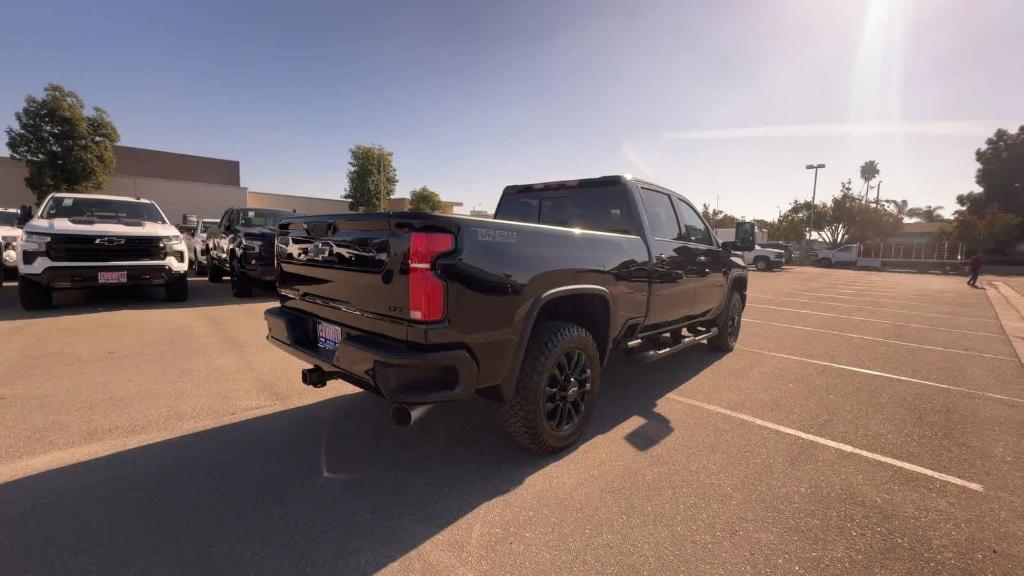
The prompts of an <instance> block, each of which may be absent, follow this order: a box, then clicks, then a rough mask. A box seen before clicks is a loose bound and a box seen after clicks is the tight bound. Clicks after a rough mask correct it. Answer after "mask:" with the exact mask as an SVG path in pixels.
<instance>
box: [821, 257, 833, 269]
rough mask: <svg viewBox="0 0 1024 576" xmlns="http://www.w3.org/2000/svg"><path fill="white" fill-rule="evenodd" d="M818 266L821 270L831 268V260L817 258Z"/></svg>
mask: <svg viewBox="0 0 1024 576" xmlns="http://www.w3.org/2000/svg"><path fill="white" fill-rule="evenodd" d="M818 266H821V267H822V268H831V267H832V259H831V258H818Z"/></svg>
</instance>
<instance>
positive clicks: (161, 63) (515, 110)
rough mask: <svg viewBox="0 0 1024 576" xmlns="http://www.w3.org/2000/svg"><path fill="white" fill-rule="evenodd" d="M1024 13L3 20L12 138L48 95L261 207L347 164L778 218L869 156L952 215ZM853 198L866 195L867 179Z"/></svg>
mask: <svg viewBox="0 0 1024 576" xmlns="http://www.w3.org/2000/svg"><path fill="white" fill-rule="evenodd" d="M1021 22H1024V2H1020V1H1019V0H1005V1H995V0H992V1H982V2H978V1H974V2H969V1H939V0H917V1H907V2H898V1H885V0H867V1H853V0H850V1H844V2H839V1H835V2H832V1H819V0H808V1H789V2H751V1H749V0H741V1H736V2H730V1H721V2H720V1H716V2H712V1H707V2H692V3H691V2H684V1H680V0H666V1H659V2H642V1H636V0H634V1H629V2H626V1H622V2H600V1H583V2H550V1H540V2H534V1H515V2H478V1H461V2H447V3H445V2H425V1H424V2H409V3H400V2H386V1H377V2H323V3H307V2H289V3H285V2H237V3H234V4H229V3H225V2H196V3H192V2H179V1H175V2H166V1H165V2H144V1H131V2H102V3H90V2H80V1H75V2H11V1H6V2H4V3H3V5H2V6H0V30H2V33H0V78H2V79H3V80H2V82H0V126H6V125H8V124H10V123H12V122H13V114H14V111H15V110H16V109H18V108H19V107H20V106H21V103H22V99H23V98H24V96H25V94H27V93H30V92H31V93H40V92H41V90H42V87H43V86H44V85H45V84H46V83H47V82H59V83H62V84H64V85H65V86H67V87H69V88H71V89H73V90H75V91H77V92H78V93H79V94H81V95H82V97H83V98H85V100H86V102H87V103H88V104H90V105H99V106H102V107H104V108H106V109H107V111H108V112H109V113H110V114H111V116H112V117H113V119H114V121H115V122H116V124H117V126H118V128H119V130H120V132H121V136H122V143H123V144H126V145H131V146H140V147H148V148H157V149H161V150H170V151H175V152H183V153H190V154H200V155H209V156H216V157H222V158H230V159H236V160H239V161H241V165H242V185H244V186H248V187H249V188H250V189H254V190H260V191H268V192H279V193H292V194H309V195H315V196H325V197H337V196H340V195H341V194H342V193H343V191H344V186H345V169H346V161H347V157H348V153H347V150H348V148H349V147H350V146H351V145H353V144H356V143H379V144H381V145H384V146H385V147H387V148H389V149H391V150H393V151H394V152H395V159H396V164H397V167H398V173H399V179H400V182H399V189H398V194H399V195H403V196H404V195H407V194H408V191H409V190H410V189H412V188H414V187H417V186H420V185H422V184H426V185H428V186H430V187H431V188H434V189H435V190H438V191H440V192H441V193H442V195H443V196H444V197H445V198H446V199H451V200H459V201H462V202H465V203H466V206H467V208H468V207H470V206H472V205H475V204H482V205H483V207H486V208H493V206H494V204H495V202H496V200H497V197H498V195H499V193H500V191H501V188H502V186H504V185H505V184H509V183H522V182H531V181H543V180H552V179H564V178H575V177H583V176H593V175H602V174H612V173H630V174H634V175H637V176H642V177H645V178H649V179H652V180H654V181H656V182H659V183H661V184H664V185H666V186H669V187H672V188H674V189H676V190H678V191H680V192H682V193H684V194H686V195H687V196H688V197H690V198H691V200H693V201H694V202H696V203H701V202H709V203H711V204H714V203H715V199H716V196H717V197H719V199H720V200H719V201H720V205H721V207H722V208H723V209H725V210H728V211H730V212H733V213H735V214H738V215H746V216H748V217H753V216H761V217H770V216H772V215H774V214H775V212H776V206H781V207H782V208H783V209H784V208H785V206H786V204H788V203H789V201H790V200H791V199H793V198H794V197H797V196H800V197H803V196H807V195H809V193H810V187H811V175H810V173H808V172H806V171H805V170H804V169H803V166H804V164H806V163H809V162H824V163H827V164H828V168H827V169H826V171H825V172H823V173H822V178H821V180H820V182H819V192H822V193H824V194H831V193H832V192H834V191H836V190H838V183H839V180H840V179H841V178H848V177H852V178H854V179H855V182H856V178H857V174H858V171H857V170H858V166H859V165H860V163H861V162H863V161H864V160H867V159H874V160H877V161H878V162H879V163H880V165H881V169H882V177H881V179H882V180H883V182H884V184H883V187H882V195H883V196H888V197H899V198H906V199H908V200H909V201H910V202H911V204H916V205H920V204H942V205H945V206H946V207H947V212H948V211H949V210H948V209H949V208H951V207H952V205H953V198H954V196H955V195H956V194H957V193H960V192H964V191H967V190H970V189H971V188H972V187H973V186H974V184H973V174H974V168H975V163H974V159H973V151H974V149H975V148H977V147H978V146H979V145H981V144H982V143H983V142H984V139H985V137H986V135H987V134H989V133H991V132H992V131H993V130H994V129H995V128H997V127H1007V128H1009V127H1015V126H1017V125H1019V124H1024V100H1022V97H1021V95H1022V94H1024V75H1022V74H1021V66H1022V64H1021V63H1022V62H1024V33H1022V31H1021V26H1020V25H1021ZM855 188H859V186H857V185H856V184H855Z"/></svg>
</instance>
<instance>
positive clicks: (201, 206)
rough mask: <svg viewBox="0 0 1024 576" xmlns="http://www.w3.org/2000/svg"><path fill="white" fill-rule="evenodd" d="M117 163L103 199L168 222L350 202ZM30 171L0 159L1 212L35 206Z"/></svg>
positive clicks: (128, 155) (314, 209)
mask: <svg viewBox="0 0 1024 576" xmlns="http://www.w3.org/2000/svg"><path fill="white" fill-rule="evenodd" d="M114 155H115V157H116V158H117V164H116V166H115V168H114V173H113V174H111V175H110V177H109V178H107V184H106V186H105V187H104V188H103V190H102V191H101V192H102V193H103V194H114V195H117V196H132V197H135V196H141V197H143V198H147V199H149V200H153V201H154V202H156V203H157V204H158V205H159V206H160V208H162V209H163V211H164V213H165V214H167V217H168V218H169V219H170V220H171V222H172V223H174V224H178V223H181V222H182V217H183V216H184V215H185V214H195V215H197V216H199V217H200V218H219V217H220V215H221V214H223V213H224V210H226V209H228V208H229V207H232V206H251V207H254V208H278V209H281V210H289V211H292V210H293V211H295V212H299V213H302V214H328V213H334V214H339V213H347V212H349V211H350V210H349V209H348V201H347V200H342V199H340V198H339V199H331V198H316V197H312V196H293V195H289V194H274V193H270V192H256V191H252V190H249V189H248V188H246V187H244V186H242V185H241V180H240V174H239V163H238V161H237V160H222V159H220V158H207V157H204V156H192V155H189V154H176V153H173V152H163V151H160V150H148V149H145V148H132V147H129V146H115V147H114ZM27 175H28V170H27V169H26V168H25V166H24V164H22V163H21V161H19V160H14V159H12V158H4V157H0V207H5V208H17V207H19V206H24V205H27V206H35V204H36V198H35V195H34V194H32V192H31V191H30V190H29V189H28V187H26V186H25V177H26V176H27ZM456 206H462V203H461V202H444V207H443V208H442V210H441V212H443V213H446V214H451V213H453V212H454V208H455V207H456ZM388 209H389V210H393V211H406V210H408V209H409V199H408V198H392V199H391V200H390V201H389V202H388Z"/></svg>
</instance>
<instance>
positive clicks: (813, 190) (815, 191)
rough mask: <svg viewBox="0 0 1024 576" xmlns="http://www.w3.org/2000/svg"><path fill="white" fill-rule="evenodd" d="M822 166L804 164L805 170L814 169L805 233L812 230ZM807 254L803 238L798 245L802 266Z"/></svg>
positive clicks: (805, 240) (805, 261) (805, 242)
mask: <svg viewBox="0 0 1024 576" xmlns="http://www.w3.org/2000/svg"><path fill="white" fill-rule="evenodd" d="M824 167H825V165H824V164H808V165H807V166H804V168H806V169H807V170H814V187H813V188H811V213H810V215H809V217H808V220H809V222H808V224H807V234H810V233H811V231H812V230H814V206H815V202H816V201H817V197H818V170H819V169H821V168H824ZM807 256H808V254H807V239H806V238H804V240H803V242H802V243H801V246H800V263H801V264H803V265H804V266H806V265H807Z"/></svg>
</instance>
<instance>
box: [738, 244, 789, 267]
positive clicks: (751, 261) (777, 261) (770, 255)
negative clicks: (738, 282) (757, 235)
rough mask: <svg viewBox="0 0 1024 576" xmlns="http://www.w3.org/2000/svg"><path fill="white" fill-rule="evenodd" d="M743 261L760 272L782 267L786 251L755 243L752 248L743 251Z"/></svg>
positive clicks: (784, 262)
mask: <svg viewBox="0 0 1024 576" xmlns="http://www.w3.org/2000/svg"><path fill="white" fill-rule="evenodd" d="M743 262H745V263H746V264H747V266H753V267H754V268H757V269H758V270H760V271H761V272H765V271H767V270H775V269H778V268H782V267H783V266H784V265H785V264H786V253H785V252H783V251H782V250H774V249H772V248H765V247H764V246H762V245H760V244H757V245H755V246H754V248H753V249H752V250H747V251H745V252H743Z"/></svg>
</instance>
